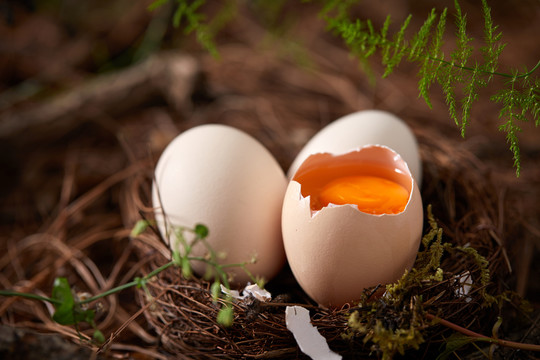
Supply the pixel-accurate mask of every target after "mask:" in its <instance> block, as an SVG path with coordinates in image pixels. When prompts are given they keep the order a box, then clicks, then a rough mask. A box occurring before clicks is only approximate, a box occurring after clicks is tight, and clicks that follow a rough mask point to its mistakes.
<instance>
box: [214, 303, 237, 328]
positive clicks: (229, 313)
mask: <svg viewBox="0 0 540 360" xmlns="http://www.w3.org/2000/svg"><path fill="white" fill-rule="evenodd" d="M233 321H234V312H233V308H232V306H231V305H223V307H222V308H221V309H220V310H219V312H218V315H217V322H218V324H220V325H223V326H224V327H230V326H231V325H232V324H233Z"/></svg>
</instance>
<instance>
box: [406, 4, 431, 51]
mask: <svg viewBox="0 0 540 360" xmlns="http://www.w3.org/2000/svg"><path fill="white" fill-rule="evenodd" d="M436 18H437V14H436V13H435V9H431V13H430V14H429V16H428V18H427V19H426V21H425V22H424V24H423V25H422V27H421V28H420V30H419V31H418V33H417V34H416V35H415V36H414V38H413V40H412V42H411V49H410V51H409V56H408V60H409V61H414V60H416V59H418V57H419V56H420V55H421V53H422V51H423V50H424V48H425V47H426V44H427V42H428V40H429V37H430V35H431V27H432V26H433V23H434V22H435V19H436Z"/></svg>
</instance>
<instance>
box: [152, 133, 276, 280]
mask: <svg viewBox="0 0 540 360" xmlns="http://www.w3.org/2000/svg"><path fill="white" fill-rule="evenodd" d="M286 187H287V179H286V177H285V174H284V172H283V170H282V169H281V167H280V166H279V164H278V163H277V161H276V160H275V159H274V157H273V156H272V155H271V154H270V152H269V151H268V150H267V149H266V148H264V147H263V146H262V145H261V144H260V143H259V142H258V141H256V140H255V139H253V138H252V137H250V136H249V135H247V134H245V133H243V132H241V131H240V130H237V129H234V128H232V127H228V126H225V125H217V124H210V125H202V126H198V127H195V128H192V129H190V130H188V131H186V132H184V133H182V134H180V135H179V136H178V137H176V138H175V139H174V140H173V141H172V142H171V143H170V144H169V145H168V146H167V148H166V149H165V151H164V152H163V154H162V155H161V157H160V159H159V161H158V163H157V166H156V170H155V181H154V186H153V191H152V199H153V204H154V207H155V208H156V211H155V215H156V220H157V222H158V226H159V230H160V232H161V233H162V234H163V236H164V237H165V238H167V234H168V235H169V240H170V243H171V246H177V245H175V244H176V240H175V237H174V236H173V235H172V234H173V232H172V231H171V227H178V226H183V227H188V228H189V227H193V226H194V225H195V224H197V223H202V224H204V225H206V226H207V227H208V229H209V236H208V238H207V242H208V244H209V245H210V246H211V247H212V248H213V250H214V251H215V252H216V253H218V254H219V253H224V254H225V255H226V257H225V258H224V259H222V260H221V261H220V262H221V263H222V264H232V263H241V262H249V261H250V260H251V259H252V257H253V256H256V259H257V262H256V263H255V264H250V265H248V266H247V268H248V269H249V270H250V271H251V272H252V273H253V274H254V275H256V276H261V277H264V278H265V279H266V280H269V279H270V278H272V277H273V276H274V275H276V274H277V272H278V271H279V270H280V269H281V267H282V266H283V264H284V262H285V253H284V249H283V242H282V238H281V226H280V221H281V220H280V219H281V206H282V201H283V195H284V193H285V189H286ZM163 214H165V218H164V216H163ZM164 219H166V220H164ZM165 223H167V224H168V226H167V227H166V225H165ZM186 236H189V234H186ZM191 240H192V239H190V240H189V241H191ZM206 253H207V251H206V248H205V247H204V246H203V245H202V244H201V243H198V244H197V245H196V246H194V248H193V251H192V253H191V255H193V256H205V254H206ZM192 266H193V269H194V270H195V272H196V273H198V274H199V275H202V274H204V273H205V271H206V265H205V264H204V263H202V262H201V261H193V262H192ZM228 271H229V272H230V273H231V274H232V275H233V276H234V282H235V283H237V284H243V283H245V282H246V281H248V280H249V277H248V276H247V275H246V273H245V272H244V271H243V270H241V269H239V268H229V270H228Z"/></svg>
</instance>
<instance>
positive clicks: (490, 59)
mask: <svg viewBox="0 0 540 360" xmlns="http://www.w3.org/2000/svg"><path fill="white" fill-rule="evenodd" d="M482 13H483V16H484V38H485V42H486V45H485V46H483V47H481V48H480V50H481V51H482V54H483V57H484V66H483V71H485V72H486V73H489V76H488V80H487V81H490V80H491V79H492V77H493V75H494V72H495V71H496V70H497V65H498V62H499V56H500V54H501V52H502V51H503V49H504V47H505V45H506V44H498V41H499V40H500V39H501V36H502V33H500V32H499V33H497V29H498V26H494V25H493V20H492V19H491V9H490V8H489V6H488V4H487V2H486V0H482Z"/></svg>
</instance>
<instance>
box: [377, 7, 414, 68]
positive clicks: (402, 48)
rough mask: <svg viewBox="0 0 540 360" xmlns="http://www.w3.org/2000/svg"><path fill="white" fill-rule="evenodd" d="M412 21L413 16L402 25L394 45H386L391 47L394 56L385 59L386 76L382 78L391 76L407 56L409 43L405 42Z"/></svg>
mask: <svg viewBox="0 0 540 360" xmlns="http://www.w3.org/2000/svg"><path fill="white" fill-rule="evenodd" d="M411 19H412V15H409V16H408V17H407V18H406V19H405V21H404V22H403V24H402V25H401V28H400V29H399V31H398V32H397V34H396V36H395V38H394V41H393V43H392V44H390V43H387V44H386V46H389V47H390V46H391V47H392V49H391V51H392V50H393V54H392V57H389V58H388V59H384V58H383V65H386V69H385V71H384V74H383V76H382V77H383V78H384V77H387V76H388V75H390V74H391V73H392V71H393V70H394V68H395V67H396V66H398V65H399V63H400V62H401V58H403V56H404V55H405V52H406V50H407V43H406V42H405V40H404V38H405V31H406V30H407V28H408V27H409V24H410V22H411ZM388 53H389V52H388ZM385 60H386V61H385Z"/></svg>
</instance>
